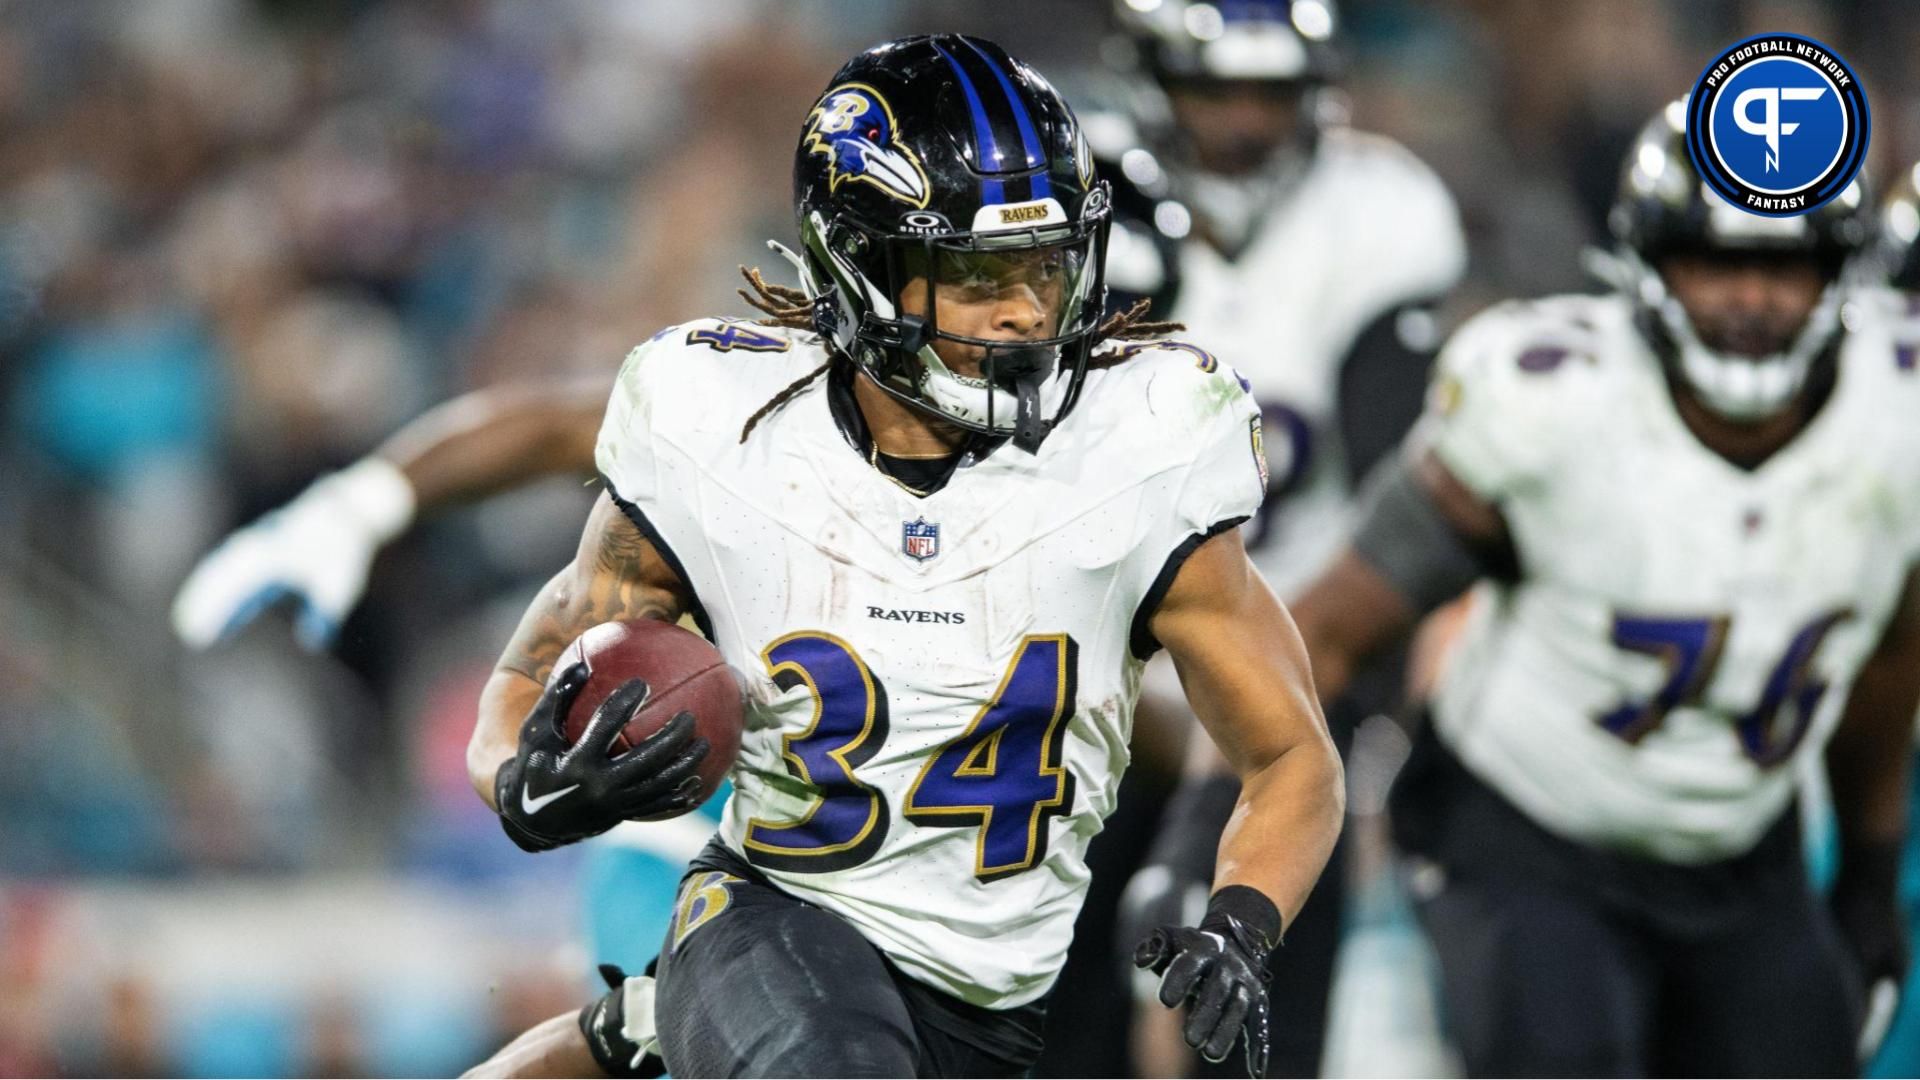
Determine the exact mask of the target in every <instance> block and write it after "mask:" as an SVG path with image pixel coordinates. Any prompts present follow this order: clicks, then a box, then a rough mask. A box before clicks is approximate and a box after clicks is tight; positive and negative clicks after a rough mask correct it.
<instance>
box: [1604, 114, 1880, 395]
mask: <svg viewBox="0 0 1920 1080" xmlns="http://www.w3.org/2000/svg"><path fill="white" fill-rule="evenodd" d="M1686 119H1687V112H1686V99H1685V98H1681V99H1680V100H1678V101H1674V102H1671V103H1669V104H1668V105H1667V106H1666V107H1665V108H1663V109H1662V110H1661V111H1660V112H1659V114H1658V115H1656V116H1655V117H1654V118H1653V119H1652V121H1650V122H1649V123H1648V124H1647V125H1646V127H1644V128H1643V129H1641V132H1640V135H1639V137H1638V138H1637V139H1635V140H1634V144H1633V147H1632V148H1631V149H1630V150H1628V152H1627V160H1626V163H1625V165H1624V166H1623V167H1622V169H1621V173H1620V187H1619V192H1618V194H1617V195H1616V197H1615V199H1614V204H1613V209H1612V211H1611V213H1610V214H1609V216H1608V225H1609V226H1610V228H1611V230H1612V232H1613V236H1614V239H1615V240H1616V241H1617V242H1618V252H1617V276H1618V278H1619V280H1617V281H1616V282H1615V284H1617V285H1619V286H1620V287H1621V288H1622V290H1623V291H1625V292H1626V293H1627V294H1628V295H1629V296H1630V297H1632V298H1633V300H1634V301H1635V303H1636V304H1637V305H1638V308H1639V319H1640V326H1641V330H1642V332H1643V333H1645V334H1646V335H1647V337H1648V339H1649V341H1651V342H1652V343H1653V345H1654V347H1655V351H1656V352H1658V353H1659V355H1660V358H1661V361H1662V362H1663V363H1666V364H1668V365H1669V366H1670V367H1671V368H1672V369H1674V371H1675V373H1676V374H1677V376H1678V377H1679V378H1680V379H1682V380H1683V381H1684V382H1685V383H1686V385H1687V386H1688V387H1689V388H1690V389H1692V391H1693V392H1694V394H1695V395H1696V396H1698V397H1699V399H1700V401H1701V402H1702V403H1703V404H1705V405H1706V406H1707V407H1708V408H1711V409H1713V410H1714V411H1715V412H1718V413H1720V414H1721V415H1723V416H1725V417H1727V418H1729V419H1733V420H1743V421H1745V420H1755V419H1759V418H1762V417H1766V416H1769V415H1772V414H1773V413H1776V412H1778V411H1779V410H1780V409H1781V408H1783V407H1784V406H1786V405H1787V404H1788V403H1789V402H1790V401H1792V400H1793V398H1794V396H1795V395H1796V394H1798V393H1799V392H1800V388H1801V387H1802V386H1804V385H1806V382H1807V376H1808V373H1809V372H1810V371H1811V370H1812V368H1813V365H1814V364H1815V362H1816V360H1818V359H1820V358H1821V357H1823V356H1829V357H1830V355H1831V348H1830V346H1832V345H1833V344H1834V341H1835V339H1836V338H1837V336H1838V335H1839V333H1840V307H1841V300H1842V294H1843V292H1844V290H1843V288H1842V287H1841V279H1842V272H1843V271H1844V270H1845V269H1846V267H1847V264H1848V262H1849V260H1851V259H1852V258H1853V256H1854V255H1855V254H1857V253H1858V252H1859V251H1860V250H1861V247H1862V246H1863V245H1864V244H1865V243H1866V241H1867V239H1868V236H1869V233H1870V231H1871V223H1870V221H1869V220H1868V210H1867V197H1866V190H1865V186H1864V182H1863V180H1862V179H1861V178H1859V177H1856V178H1855V179H1854V180H1853V182H1852V183H1850V184H1848V185H1847V187H1846V189H1845V190H1843V191H1842V192H1841V193H1840V194H1839V195H1837V196H1835V197H1834V198H1833V199H1832V200H1831V201H1829V202H1827V203H1826V204H1825V205H1823V206H1821V207H1819V208H1817V209H1815V210H1812V211H1810V212H1808V213H1806V214H1802V215H1800V216H1798V217H1785V218H1782V217H1766V216H1762V215H1759V214H1750V213H1747V212H1746V211H1744V210H1741V209H1740V208H1739V207H1737V206H1734V205H1733V204H1732V203H1730V202H1727V201H1726V200H1725V199H1723V198H1721V197H1720V196H1719V195H1717V194H1715V193H1714V192H1713V190H1712V189H1710V188H1708V187H1707V186H1706V184H1705V183H1703V182H1702V181H1701V179H1700V175H1699V173H1698V172H1696V171H1695V170H1694V167H1693V161H1692V159H1691V158H1689V157H1688V156H1687V147H1686ZM1756 252H1760V253H1780V254H1788V255H1791V254H1805V255H1807V256H1808V257H1810V258H1812V259H1814V260H1815V262H1816V263H1817V265H1818V266H1819V268H1820V270H1821V273H1822V274H1823V275H1824V276H1825V278H1826V281H1827V288H1826V291H1825V293H1824V294H1823V295H1822V296H1821V298H1820V301H1819V303H1818V304H1817V305H1816V306H1815V307H1814V309H1813V312H1812V313H1811V314H1810V315H1808V316H1807V320H1806V322H1805V323H1804V324H1803V325H1802V327H1801V329H1800V332H1799V334H1798V335H1797V336H1796V337H1795V338H1794V340H1793V341H1792V342H1791V343H1790V344H1789V345H1788V346H1787V347H1786V348H1785V349H1783V350H1781V351H1779V352H1777V353H1774V354H1771V355H1768V356H1760V357H1753V356H1736V355H1729V354H1726V353H1722V352H1720V351H1718V350H1715V349H1712V348H1709V347H1708V346H1707V345H1706V344H1705V343H1704V342H1703V341H1701V339H1700V336H1699V335H1698V334H1697V333H1696V332H1695V331H1694V328H1693V323H1692V321H1691V320H1690V319H1689V318H1688V316H1687V313H1686V309H1685V308H1683V307H1682V306H1681V305H1680V303H1679V301H1678V300H1676V299H1675V298H1674V297H1673V295H1672V294H1671V293H1669V292H1668V290H1667V287H1666V283H1665V281H1664V280H1663V279H1662V278H1661V276H1660V273H1659V265H1660V262H1661V260H1663V259H1665V258H1667V257H1668V256H1670V255H1677V254H1696V255H1707V256H1713V255H1739V254H1750V253H1756Z"/></svg>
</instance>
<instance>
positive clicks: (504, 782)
mask: <svg viewBox="0 0 1920 1080" xmlns="http://www.w3.org/2000/svg"><path fill="white" fill-rule="evenodd" d="M586 681H587V665H585V664H574V665H573V666H571V667H569V668H567V669H566V670H565V671H562V672H561V673H560V675H559V677H558V678H555V679H554V680H553V681H552V682H551V683H548V684H547V689H546V691H545V692H544V693H542V694H541V695H540V701H539V703H538V704H536V705H534V707H533V711H532V712H531V713H528V714H527V721H526V723H524V724H522V725H521V726H520V751H519V753H517V754H515V755H514V757H513V760H511V761H509V762H507V763H506V764H504V765H502V766H500V771H499V773H498V774H496V775H495V776H494V780H493V800H494V805H495V806H497V807H499V809H500V824H501V826H502V827H503V828H505V829H506V831H507V836H508V837H509V838H510V839H512V840H513V842H514V843H516V844H518V845H520V848H521V850H523V851H546V850H548V849H550V848H556V847H559V846H560V845H562V844H571V843H573V842H574V841H576V840H584V839H586V838H587V837H589V836H598V835H599V834H601V833H603V832H606V831H607V830H608V829H611V828H613V827H614V826H615V825H618V824H619V823H620V822H622V821H625V820H627V819H628V818H639V817H652V816H655V815H658V814H672V813H682V812H685V811H687V810H691V809H693V807H694V806H696V805H698V803H699V800H700V778H699V777H698V776H696V775H694V770H696V769H698V768H699V767H700V761H701V759H702V758H705V757H706V756H707V740H705V739H701V738H696V737H694V734H693V714H692V713H689V712H682V713H680V714H679V715H678V716H675V717H674V718H673V719H672V720H670V721H668V722H667V725H666V726H665V727H663V728H661V729H660V730H659V731H656V732H654V733H653V734H652V735H649V736H647V737H646V738H644V739H642V740H640V742H639V744H638V745H636V746H634V747H633V748H632V749H630V750H628V751H627V752H625V753H623V754H621V755H620V756H618V757H613V756H610V751H611V750H612V748H613V741H614V740H615V739H616V738H619V736H620V729H621V728H623V727H625V726H626V723H627V721H628V720H629V719H631V718H632V717H633V714H634V712H635V711H636V710H638V709H639V708H640V706H641V705H643V704H645V703H646V700H647V695H648V694H649V693H651V691H650V690H649V689H648V687H647V683H646V680H644V679H629V680H627V681H626V682H625V683H622V684H621V686H620V688H619V689H617V690H615V691H614V692H613V693H611V694H608V695H607V700H605V701H603V702H601V703H600V707H599V708H598V709H595V710H594V712H593V718H592V719H591V720H589V721H587V729H586V730H585V731H583V732H581V734H580V741H579V742H577V743H575V744H574V745H572V746H571V747H570V746H568V745H567V740H566V737H565V736H564V735H562V734H561V728H560V722H561V718H562V717H564V716H565V715H566V714H567V708H568V706H570V705H572V704H573V699H574V697H575V696H576V695H578V694H579V693H580V688H581V687H582V686H584V685H586Z"/></svg>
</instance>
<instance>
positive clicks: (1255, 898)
mask: <svg viewBox="0 0 1920 1080" xmlns="http://www.w3.org/2000/svg"><path fill="white" fill-rule="evenodd" d="M1279 938H1280V909H1278V908H1276V907H1274V905H1273V901H1271V900H1269V899H1267V898H1266V896H1265V895H1264V894H1263V893H1261V892H1260V890H1258V889H1254V888H1250V887H1248V886H1246V885H1229V886H1227V887H1226V888H1224V889H1221V890H1220V891H1219V892H1217V893H1214V894H1213V899H1212V900H1211V901H1209V902H1208V904H1207V916H1206V918H1204V919H1202V920H1200V927H1199V929H1188V928H1187V927H1183V926H1162V927H1159V928H1158V929H1156V930H1154V931H1153V933H1151V934H1149V935H1148V936H1147V939H1146V940H1145V941H1142V942H1141V943H1140V947H1139V948H1138V949H1135V950H1134V953H1133V962H1134V964H1135V965H1136V966H1138V967H1142V968H1146V969H1147V970H1149V971H1152V972H1153V973H1154V974H1156V975H1159V976H1160V1003H1161V1004H1162V1005H1165V1006H1166V1007H1168V1008H1169V1009H1173V1008H1178V1007H1179V1006H1181V1005H1182V1004H1185V1005H1187V1006H1188V1009H1187V1026H1186V1031H1185V1034H1186V1038H1187V1045H1188V1046H1191V1047H1193V1048H1194V1049H1196V1050H1198V1051H1200V1055H1201V1056H1202V1057H1204V1058H1206V1059H1207V1060H1208V1061H1212V1062H1216V1063H1218V1062H1221V1061H1225V1060H1226V1059H1227V1054H1228V1053H1229V1052H1230V1051H1232V1050H1233V1044H1234V1041H1235V1040H1236V1039H1238V1038H1240V1037H1241V1036H1242V1035H1244V1036H1245V1038H1246V1041H1247V1072H1248V1073H1249V1074H1250V1075H1252V1076H1256V1077H1259V1076H1265V1075H1266V1074H1267V1045H1268V1041H1269V1032H1268V1021H1269V1016H1268V1006H1267V978H1268V973H1267V958H1268V957H1269V956H1270V955H1271V954H1272V952H1273V948H1274V945H1275V944H1276V943H1277V942H1278V941H1279Z"/></svg>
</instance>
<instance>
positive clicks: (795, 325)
mask: <svg viewBox="0 0 1920 1080" xmlns="http://www.w3.org/2000/svg"><path fill="white" fill-rule="evenodd" d="M740 276H741V277H743V278H746V279H747V284H748V285H751V286H753V291H752V292H748V291H747V290H745V289H736V290H734V291H735V292H737V293H739V294H740V299H742V300H745V301H746V302H747V303H748V304H750V305H752V306H753V307H754V308H755V309H757V310H759V311H763V312H765V313H766V316H767V317H766V318H764V319H755V320H754V321H755V322H756V323H758V324H759V325H761V326H778V327H781V328H782V329H786V330H812V329H813V310H814V305H816V304H818V303H819V299H818V298H816V297H811V296H808V295H807V294H806V293H805V292H803V291H802V290H800V289H796V288H793V287H792V286H790V285H775V284H774V283H773V282H771V281H768V280H767V279H766V278H764V277H762V276H761V275H760V271H759V269H758V268H757V267H747V266H742V267H741V268H740ZM832 367H833V361H832V360H828V361H827V362H826V363H824V364H821V365H820V366H819V367H817V368H814V369H813V370H812V371H809V372H807V373H806V374H805V375H802V376H800V377H799V378H797V379H795V380H793V381H792V382H790V383H788V384H787V386H786V389H784V390H782V391H780V392H779V393H777V394H775V395H773V396H772V397H771V398H768V399H767V403H766V404H765V405H762V406H760V408H759V409H758V410H757V411H755V412H754V414H753V415H752V416H749V417H747V422H746V423H745V424H744V425H742V426H741V428H740V441H741V442H743V443H744V442H746V441H747V436H749V435H751V434H753V429H754V428H755V427H756V426H758V425H759V423H760V421H761V420H763V419H765V418H766V417H767V415H768V414H770V413H773V412H775V411H777V410H778V409H779V408H780V407H781V406H782V405H785V404H786V403H787V402H789V401H792V400H793V399H794V397H795V396H797V395H798V394H799V393H800V391H802V390H805V389H806V388H807V387H808V386H811V385H812V384H813V381H814V380H815V379H818V378H819V377H820V376H822V375H825V374H826V373H827V372H828V370H830V369H831V368H832Z"/></svg>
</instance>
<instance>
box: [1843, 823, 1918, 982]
mask: <svg viewBox="0 0 1920 1080" xmlns="http://www.w3.org/2000/svg"><path fill="white" fill-rule="evenodd" d="M1827 903H1828V907H1829V909H1830V910H1831V911H1832V912H1833V921H1834V925H1836V926H1838V927H1839V928H1840V938H1841V940H1842V941H1845V942H1846V944H1847V951H1848V953H1849V954H1851V955H1852V957H1853V960H1854V963H1856V964H1857V965H1859V969H1860V977H1861V979H1862V980H1863V981H1864V982H1865V984H1866V986H1867V987H1868V988H1869V989H1871V988H1872V986H1873V985H1874V984H1875V983H1877V982H1879V981H1880V980H1881V979H1891V980H1893V981H1894V983H1895V984H1900V983H1904V982H1906V979H1907V966H1908V963H1909V961H1910V957H1909V956H1908V945H1907V916H1906V912H1905V911H1903V910H1902V909H1901V907H1900V848H1899V846H1898V845H1888V844H1880V845H1865V844H1862V845H1857V846H1854V845H1849V846H1847V847H1844V848H1842V849H1841V852H1840V873H1839V876H1838V877H1836V878H1835V879H1834V882H1833V893H1832V895H1831V896H1829V897H1828V900H1827Z"/></svg>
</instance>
